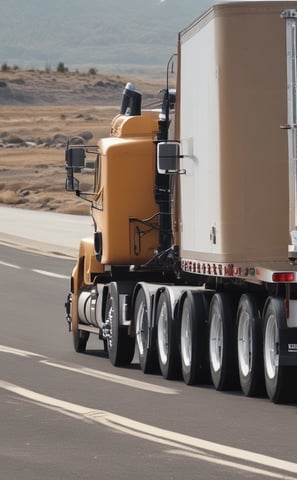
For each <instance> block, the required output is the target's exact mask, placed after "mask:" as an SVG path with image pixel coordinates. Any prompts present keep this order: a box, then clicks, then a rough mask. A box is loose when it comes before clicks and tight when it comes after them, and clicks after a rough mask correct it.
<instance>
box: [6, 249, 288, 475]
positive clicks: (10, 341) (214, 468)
mask: <svg viewBox="0 0 297 480" xmlns="http://www.w3.org/2000/svg"><path fill="white" fill-rule="evenodd" d="M11 250H12V249H8V248H4V247H0V251H1V261H2V262H4V263H8V264H10V263H12V264H14V265H18V266H19V267H20V269H15V268H13V267H9V266H5V265H2V264H0V299H1V307H2V308H1V310H2V312H1V336H0V343H1V345H3V346H4V347H5V348H4V347H3V348H1V349H0V373H1V374H0V379H1V380H2V382H6V383H8V384H10V385H16V386H17V387H21V388H23V389H25V390H28V391H31V392H34V393H35V394H36V395H45V396H46V397H49V398H55V399H56V400H57V401H62V402H67V403H71V404H74V405H78V406H81V407H83V408H86V409H87V410H88V411H95V412H98V411H99V412H102V411H103V412H107V413H108V419H109V420H108V421H110V417H109V415H115V416H120V417H123V418H125V419H128V422H129V424H130V426H129V428H132V430H134V435H131V434H128V433H127V431H126V430H125V429H126V428H127V426H125V425H124V426H123V425H122V424H121V425H120V428H118V426H117V427H116V426H115V424H114V423H113V424H110V423H109V425H107V424H104V425H103V422H101V423H100V424H99V425H98V422H95V423H96V425H94V418H93V419H92V421H91V419H90V418H89V419H88V422H87V421H86V418H84V420H82V419H81V418H77V417H74V418H72V417H69V416H67V415H65V413H61V411H59V412H58V411H56V410H55V411H53V410H51V409H50V410H49V411H47V408H46V409H45V407H44V405H43V406H42V407H41V406H40V405H41V403H42V402H41V403H40V402H39V403H38V402H37V404H36V403H34V409H33V410H32V408H33V405H32V404H31V403H30V404H28V403H27V402H28V400H29V399H28V398H27V399H26V398H25V397H22V396H20V395H18V394H17V393H16V391H14V390H5V389H3V388H2V389H0V390H2V392H1V393H0V395H1V412H2V413H1V417H2V425H3V428H4V430H3V431H6V430H5V429H6V428H8V429H10V430H13V431H14V432H15V435H16V436H15V439H14V438H13V437H11V438H10V451H11V452H13V451H17V452H19V455H20V457H21V458H22V461H23V460H24V459H25V460H26V461H25V464H26V468H27V469H28V477H27V478H28V479H29V478H30V480H32V478H34V476H33V477H32V476H31V477H30V476H29V472H30V469H31V470H32V471H33V472H34V471H35V470H36V469H37V470H39V473H42V476H43V477H44V478H50V477H49V476H48V477H46V475H47V474H46V472H44V471H43V467H42V466H41V465H39V464H38V462H37V459H36V455H35V454H34V453H32V449H29V451H30V455H28V457H27V456H26V445H25V444H24V443H23V444H22V446H20V445H19V443H18V441H17V440H16V439H17V435H18V429H19V428H22V425H23V416H22V415H23V414H25V415H29V416H30V415H31V419H32V422H33V425H34V427H33V426H32V430H30V429H29V432H28V433H30V434H31V435H32V436H33V438H34V439H35V440H34V441H35V442H37V443H38V440H39V439H40V438H39V435H40V432H39V430H38V421H37V419H42V418H43V417H44V416H46V425H47V427H48V428H49V430H50V431H51V432H52V433H51V435H52V434H53V425H55V424H57V423H58V424H59V429H58V432H59V435H61V438H63V439H64V441H65V442H68V444H69V446H70V445H73V441H74V444H75V445H76V447H77V444H76V440H74V439H73V438H72V435H68V434H67V431H68V430H67V429H68V428H69V422H70V425H71V426H70V431H73V433H74V432H75V434H77V435H80V437H81V441H82V445H84V447H83V448H82V449H81V451H80V453H79V455H78V457H77V458H75V459H73V468H72V467H71V465H70V463H71V462H70V456H71V455H70V453H69V452H70V451H71V448H70V447H69V449H68V447H66V455H65V464H64V465H63V461H62V458H61V452H56V450H55V447H56V445H55V443H54V441H52V443H51V441H49V443H48V445H47V446H48V451H49V456H50V455H52V456H53V458H55V457H57V465H58V466H59V467H58V468H59V474H58V475H57V478H63V479H64V478H65V479H68V478H69V479H70V478H79V477H78V476H77V477H76V476H75V475H76V473H74V471H75V472H77V475H78V474H79V473H80V474H81V473H82V467H81V466H79V464H78V463H79V462H78V461H77V460H78V458H80V460H81V461H82V462H83V461H85V463H88V465H87V466H86V472H87V475H88V476H83V477H80V478H90V479H93V478H94V479H95V478H98V470H97V469H98V468H99V465H98V462H97V461H94V462H93V463H92V460H90V457H89V454H90V455H93V457H94V458H95V457H96V456H97V458H99V457H100V472H101V473H102V474H104V476H107V478H128V477H129V478H133V479H134V478H135V479H136V478H139V475H138V474H137V471H138V472H139V471H142V470H143V475H141V476H142V478H144V479H145V478H152V476H151V475H152V474H153V473H155V475H156V477H157V478H167V479H168V478H173V479H177V478H180V477H181V475H182V476H183V478H184V479H189V480H190V479H192V478H203V479H204V478H205V479H208V478H209V479H211V478H218V479H223V478H224V479H225V478H230V479H233V478H238V476H239V474H240V476H241V478H244V479H245V478H279V477H278V476H276V477H273V475H280V473H279V472H278V471H277V470H276V469H275V467H273V466H271V465H269V466H267V465H266V466H265V465H263V464H262V465H259V464H257V465H256V464H255V463H254V462H250V463H249V462H248V465H247V467H248V468H247V469H246V470H244V469H243V467H244V466H246V462H243V461H242V469H241V470H240V471H239V470H238V465H237V463H238V459H237V460H236V461H235V463H236V466H232V465H229V464H228V462H231V463H234V459H233V458H232V459H230V458H228V459H226V458H222V457H220V456H218V455H217V454H216V453H215V452H212V453H211V455H210V454H209V453H208V454H207V455H206V454H205V453H204V454H203V458H201V455H200V453H199V452H198V451H197V448H198V447H197V446H195V449H194V451H190V450H186V451H185V450H183V451H182V453H181V449H180V446H178V447H177V446H176V445H168V444H167V445H166V446H163V447H160V444H158V442H155V441H151V440H150V439H147V438H141V437H137V436H136V435H135V428H133V427H132V426H131V425H132V423H131V422H132V421H135V422H139V423H140V424H141V425H142V427H141V428H140V431H141V430H142V431H143V433H145V434H147V433H146V432H144V428H147V427H143V425H144V426H149V427H150V428H153V429H156V428H157V429H161V430H162V432H163V431H165V432H171V435H173V436H174V437H175V438H178V437H179V436H180V435H186V436H188V437H191V438H193V439H196V440H197V441H198V440H203V441H209V442H212V443H214V444H218V445H223V446H228V447H230V448H234V449H240V450H243V451H245V452H246V451H251V452H254V453H258V454H261V455H266V456H268V457H269V458H278V459H281V460H285V461H288V462H290V463H293V464H295V462H296V450H297V449H296V446H297V441H296V410H297V408H296V405H293V406H284V405H283V406H276V405H273V404H271V403H270V402H269V401H268V400H266V399H247V398H245V397H243V396H242V395H240V394H237V393H235V392H233V393H218V392H215V391H214V389H213V388H211V387H205V388H201V387H200V388H199V387H187V386H186V385H184V384H183V383H182V382H166V381H165V380H163V379H162V378H161V377H160V376H156V375H143V374H142V372H141V371H140V369H139V366H138V364H137V361H136V359H135V362H134V363H133V365H132V366H131V367H130V368H126V369H115V368H114V367H112V365H111V364H110V363H109V361H108V359H107V358H106V354H105V353H104V352H103V350H102V343H101V342H99V340H98V339H96V338H95V337H93V338H92V341H91V342H90V344H88V350H87V353H86V354H85V355H81V354H77V353H75V352H74V351H73V348H72V339H71V334H68V333H67V329H66V321H65V320H64V311H63V302H64V301H65V295H66V293H67V291H68V283H69V282H68V281H67V280H66V279H64V278H54V277H47V276H44V275H40V274H38V273H37V272H35V271H33V270H44V271H49V272H52V273H58V274H60V275H65V276H66V277H67V272H68V271H71V268H72V263H71V262H69V261H66V260H61V259H60V260H59V261H58V262H57V263H54V261H53V259H52V258H49V257H43V256H39V255H33V256H31V254H29V253H25V252H24V253H22V252H19V251H18V253H17V254H15V253H14V251H11ZM31 266H32V267H33V268H31ZM69 267H71V268H70V269H69ZM11 348H15V349H16V350H15V352H13V350H10V349H11ZM19 350H22V351H23V350H24V351H25V352H27V354H25V353H22V352H20V351H19ZM31 353H33V354H34V355H31ZM112 375H114V376H115V378H116V377H120V378H121V381H120V380H119V379H118V381H112V380H111V379H112ZM108 376H109V379H108ZM133 382H134V386H133ZM137 382H139V385H140V384H141V383H145V384H147V386H148V387H147V389H145V388H144V389H142V388H137V387H136V386H135V385H137ZM2 385H3V384H2ZM150 385H153V386H154V387H155V388H154V389H150ZM162 388H164V389H168V390H172V391H173V392H174V394H165V393H162ZM158 389H159V391H158ZM2 399H3V401H2ZM30 401H32V399H31V400H30ZM13 405H15V406H17V407H16V408H15V417H13V415H11V412H12V411H13ZM7 411H8V412H10V415H6V412H7ZM45 411H46V412H47V413H45ZM21 412H23V413H21ZM24 412H25V413H24ZM32 412H33V413H32ZM42 412H43V413H42ZM72 413H73V412H72ZM68 414H70V412H69V411H68ZM35 415H36V417H34V416H35ZM99 417H100V414H99ZM99 417H98V418H99ZM71 418H72V421H73V422H74V424H73V423H71V421H70V420H71ZM100 418H101V420H102V417H100ZM106 418H107V417H106V415H105V419H106ZM112 418H113V417H112ZM8 419H9V420H8ZM81 423H83V427H79V424H81ZM63 425H64V428H65V430H64V429H63ZM107 427H108V428H107ZM94 428H95V430H96V431H94ZM36 429H37V430H36ZM114 430H115V431H116V432H117V433H113V432H114ZM124 430H125V431H124ZM58 432H57V434H58ZM79 432H80V433H79ZM20 435H21V437H23V436H24V435H23V433H22V432H21V434H20ZM162 435H163V434H162ZM89 437H91V438H93V437H94V441H95V445H91V446H90V447H89V443H88V442H89V440H90V438H89ZM58 438H59V437H58V436H57V441H58ZM158 438H159V437H158ZM51 439H52V440H53V438H52V437H51ZM46 443H47V439H46V438H45V439H44V444H46ZM5 444H6V442H4V446H5ZM99 444H100V445H101V446H102V444H103V449H102V450H101V451H100V452H98V449H96V447H97V446H98V445H99ZM123 444H125V447H124V448H123V449H122V450H121V451H120V452H118V451H117V448H120V449H121V448H122V447H123ZM85 445H88V448H87V449H86V447H85ZM191 448H192V447H191ZM41 450H42V452H41V457H42V458H44V455H45V446H44V445H43V448H41ZM102 452H104V454H105V457H104V455H101V454H102ZM123 452H125V453H126V454H127V455H128V458H123V454H122V453H123ZM6 453H7V452H6ZM0 455H1V468H2V463H3V462H2V460H3V458H2V457H4V458H5V462H4V464H5V465H6V467H7V474H9V472H10V476H9V475H7V476H6V478H14V479H16V480H17V479H18V477H17V476H14V474H15V471H14V466H12V465H11V463H10V460H8V458H10V457H9V456H8V457H7V456H6V454H4V455H3V439H2V440H1V448H0ZM22 455H23V457H22ZM206 456H207V457H209V456H210V459H208V460H206ZM11 458H12V457H11ZM104 458H107V459H109V460H110V461H111V459H112V462H113V463H112V465H108V463H106V462H104ZM129 458H130V460H129ZM148 458H150V461H148ZM32 459H33V460H32ZM84 459H85V460H84ZM86 459H88V462H86ZM210 460H213V461H210ZM223 460H225V461H226V462H227V463H224V462H223ZM22 461H21V464H22ZM31 461H33V463H32V464H31V463H30V462H31ZM35 461H36V462H37V463H35ZM217 461H218V463H216V462H217ZM102 463H103V465H102ZM91 464H93V468H91ZM181 465H182V466H183V470H182V469H181ZM158 466H159V467H160V475H159V471H158ZM150 467H151V471H150V470H149V468H150ZM10 469H11V471H10ZM67 469H69V472H72V474H73V475H72V476H71V475H70V474H69V472H67V473H66V475H65V476H64V473H65V471H67ZM124 469H126V470H125V471H124ZM166 469H167V476H166ZM261 469H264V473H263V472H262V473H261V472H260V471H258V470H261ZM267 469H268V470H269V471H270V473H267ZM271 469H272V470H271ZM32 471H31V473H32ZM51 471H52V470H51ZM61 472H63V476H61ZM120 472H122V474H123V476H121V475H122V474H120ZM197 472H199V476H197ZM55 473H57V472H55ZM128 473H129V474H130V475H128ZM33 475H34V474H33ZM59 475H60V476H59ZM116 475H118V476H116ZM286 476H287V478H291V477H292V476H293V478H295V477H296V478H297V476H296V475H295V473H293V472H291V473H290V472H288V471H287V472H286ZM19 478H20V477H19ZM23 478H26V477H23ZM36 478H37V477H36ZM39 478H41V477H39ZM51 478H52V477H51ZM281 478H286V477H285V476H283V477H281Z"/></svg>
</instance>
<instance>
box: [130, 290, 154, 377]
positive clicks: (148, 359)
mask: <svg viewBox="0 0 297 480" xmlns="http://www.w3.org/2000/svg"><path fill="white" fill-rule="evenodd" d="M149 311H150V306H149V305H148V302H147V298H146V295H145V292H144V290H143V289H142V288H141V289H140V290H139V292H138V293H137V296H136V301H135V306H134V325H135V343H136V348H137V351H138V357H139V364H140V368H141V370H142V371H143V373H156V372H157V371H158V369H159V364H158V352H157V348H156V341H155V335H153V333H154V332H153V327H152V325H151V319H150V318H149V316H148V312H149Z"/></svg>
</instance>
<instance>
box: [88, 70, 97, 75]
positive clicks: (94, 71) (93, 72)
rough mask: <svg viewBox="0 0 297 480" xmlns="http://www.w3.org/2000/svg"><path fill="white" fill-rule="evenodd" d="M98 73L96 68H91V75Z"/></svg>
mask: <svg viewBox="0 0 297 480" xmlns="http://www.w3.org/2000/svg"><path fill="white" fill-rule="evenodd" d="M96 74H97V70H96V68H90V69H89V75H96Z"/></svg>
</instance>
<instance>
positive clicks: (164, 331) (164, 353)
mask: <svg viewBox="0 0 297 480" xmlns="http://www.w3.org/2000/svg"><path fill="white" fill-rule="evenodd" d="M168 341H169V332H168V313H167V308H166V303H165V302H163V303H162V307H161V311H160V315H159V319H158V350H159V355H160V360H161V362H162V364H163V365H165V364H166V363H167V360H168Z"/></svg>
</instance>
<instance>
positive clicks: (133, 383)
mask: <svg viewBox="0 0 297 480" xmlns="http://www.w3.org/2000/svg"><path fill="white" fill-rule="evenodd" d="M40 363H43V364H45V365H49V366H50V367H55V368H61V369H62V370H67V371H70V372H74V373H80V374H82V375H88V376H90V377H95V378H100V379H101V380H106V381H108V382H113V383H119V384H121V385H124V386H128V387H133V388H138V389H140V390H146V391H149V392H155V393H161V394H164V395H177V394H178V393H179V392H178V390H174V389H173V388H167V387H162V386H158V385H154V384H152V383H146V382H141V381H139V380H133V379H131V378H127V377H122V376H120V375H115V374H113V373H106V372H102V371H100V370H93V369H92V368H85V367H70V366H67V365H62V364H60V363H54V362H51V361H49V360H41V361H40Z"/></svg>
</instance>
